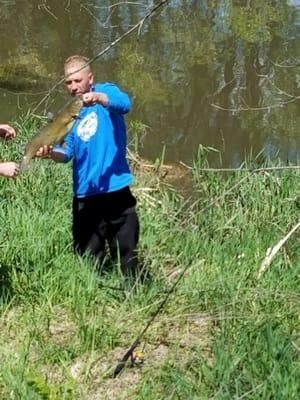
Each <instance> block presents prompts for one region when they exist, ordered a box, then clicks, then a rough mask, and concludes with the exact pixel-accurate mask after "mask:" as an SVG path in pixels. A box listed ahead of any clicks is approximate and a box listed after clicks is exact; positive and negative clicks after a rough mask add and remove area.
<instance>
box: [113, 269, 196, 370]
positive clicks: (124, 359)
mask: <svg viewBox="0 0 300 400" xmlns="http://www.w3.org/2000/svg"><path fill="white" fill-rule="evenodd" d="M189 267H190V264H187V266H186V267H185V268H184V269H183V271H182V272H181V274H180V275H179V277H178V278H177V280H176V281H175V283H174V284H173V285H172V287H171V288H170V290H169V291H168V293H167V295H166V296H165V298H164V299H163V301H162V302H161V303H160V305H159V306H158V308H157V309H156V310H155V312H154V313H153V315H152V316H151V318H150V319H149V321H148V322H147V324H146V326H145V327H144V329H143V330H142V331H141V333H140V334H139V335H138V337H137V338H136V339H135V341H134V342H133V343H132V345H131V346H130V348H129V349H128V350H127V352H126V353H125V354H124V356H123V357H122V359H121V360H120V361H119V363H118V365H117V366H116V368H115V370H114V372H113V374H112V377H113V378H116V377H117V376H118V375H119V373H120V372H121V371H122V370H123V368H124V367H125V364H126V362H127V361H128V359H129V357H131V356H132V354H133V352H134V350H135V348H136V347H137V346H138V345H139V343H140V342H141V339H142V337H143V336H144V334H145V333H146V331H147V330H148V328H149V326H150V325H151V324H152V322H153V321H154V319H155V318H156V317H157V315H158V314H159V313H160V311H161V310H162V309H163V308H164V306H165V305H166V303H167V301H168V299H169V297H170V295H171V294H172V293H173V292H174V290H175V288H176V286H177V285H178V283H179V281H180V280H181V278H182V277H183V275H184V274H185V272H186V271H187V269H188V268H189Z"/></svg>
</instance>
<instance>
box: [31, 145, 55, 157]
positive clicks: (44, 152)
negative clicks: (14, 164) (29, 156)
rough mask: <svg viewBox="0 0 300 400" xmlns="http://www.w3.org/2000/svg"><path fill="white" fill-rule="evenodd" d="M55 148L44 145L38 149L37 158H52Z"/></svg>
mask: <svg viewBox="0 0 300 400" xmlns="http://www.w3.org/2000/svg"><path fill="white" fill-rule="evenodd" d="M52 152H53V146H48V145H44V146H42V147H40V148H39V149H38V151H37V152H36V154H35V156H36V157H41V158H51V156H52Z"/></svg>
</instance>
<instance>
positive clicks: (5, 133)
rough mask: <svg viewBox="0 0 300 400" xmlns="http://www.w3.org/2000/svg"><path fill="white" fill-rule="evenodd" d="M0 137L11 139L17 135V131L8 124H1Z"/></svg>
mask: <svg viewBox="0 0 300 400" xmlns="http://www.w3.org/2000/svg"><path fill="white" fill-rule="evenodd" d="M0 137H2V138H3V139H6V140H9V139H13V138H15V137H16V131H15V130H14V128H13V127H12V126H10V125H7V124H0Z"/></svg>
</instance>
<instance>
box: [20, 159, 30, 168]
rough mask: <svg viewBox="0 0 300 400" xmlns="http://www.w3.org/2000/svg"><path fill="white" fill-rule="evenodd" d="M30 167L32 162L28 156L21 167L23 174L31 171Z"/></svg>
mask: <svg viewBox="0 0 300 400" xmlns="http://www.w3.org/2000/svg"><path fill="white" fill-rule="evenodd" d="M29 165H30V160H29V159H28V158H27V157H26V156H24V157H23V160H22V162H21V165H20V170H21V172H24V171H27V170H28V169H29Z"/></svg>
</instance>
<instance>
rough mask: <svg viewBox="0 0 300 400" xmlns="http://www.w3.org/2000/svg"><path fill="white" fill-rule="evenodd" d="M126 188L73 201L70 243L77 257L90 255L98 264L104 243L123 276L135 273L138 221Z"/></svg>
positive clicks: (132, 201) (128, 190)
mask: <svg viewBox="0 0 300 400" xmlns="http://www.w3.org/2000/svg"><path fill="white" fill-rule="evenodd" d="M135 205H136V200H135V198H134V196H133V195H132V193H131V191H130V189H129V187H126V188H124V189H121V190H118V191H116V192H111V193H105V194H99V195H95V196H89V197H85V198H82V199H81V198H80V199H78V198H76V197H75V198H74V199H73V240H74V248H75V250H76V251H77V252H78V253H79V254H81V255H82V254H84V253H85V251H89V252H91V253H92V254H93V255H94V256H95V257H96V258H97V260H98V261H99V264H100V265H101V264H102V262H103V258H104V250H105V242H106V241H107V242H108V245H109V249H110V254H111V258H112V259H113V260H118V258H119V259H120V264H121V269H122V272H123V274H124V275H131V276H134V275H135V274H136V273H137V255H136V247H137V243H138V239H139V221H138V217H137V214H136V211H135Z"/></svg>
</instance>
